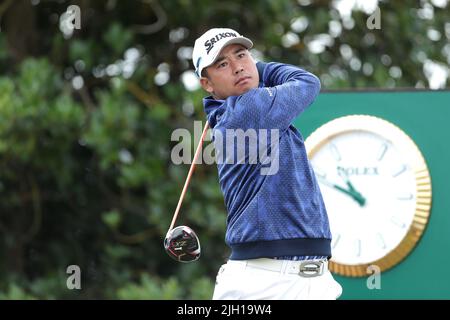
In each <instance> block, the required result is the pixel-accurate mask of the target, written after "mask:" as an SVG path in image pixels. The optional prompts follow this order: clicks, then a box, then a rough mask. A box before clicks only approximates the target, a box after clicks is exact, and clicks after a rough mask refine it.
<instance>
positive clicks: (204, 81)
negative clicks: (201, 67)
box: [200, 77, 214, 94]
mask: <svg viewBox="0 0 450 320" xmlns="http://www.w3.org/2000/svg"><path fill="white" fill-rule="evenodd" d="M200 84H201V85H202V87H203V89H205V90H206V91H207V92H209V93H211V94H212V93H213V91H214V89H213V87H212V85H211V81H210V80H209V79H208V78H206V77H201V78H200Z"/></svg>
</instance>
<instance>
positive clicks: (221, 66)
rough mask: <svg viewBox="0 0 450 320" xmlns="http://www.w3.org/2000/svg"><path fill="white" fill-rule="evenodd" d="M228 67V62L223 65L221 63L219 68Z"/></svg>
mask: <svg viewBox="0 0 450 320" xmlns="http://www.w3.org/2000/svg"><path fill="white" fill-rule="evenodd" d="M226 65H227V63H226V62H222V63H220V64H219V68H223V67H226Z"/></svg>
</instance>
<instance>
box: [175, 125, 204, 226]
mask: <svg viewBox="0 0 450 320" xmlns="http://www.w3.org/2000/svg"><path fill="white" fill-rule="evenodd" d="M208 128H209V124H208V122H206V124H205V127H204V128H203V132H202V136H201V137H200V141H199V143H198V146H197V150H196V151H195V154H194V159H193V160H192V163H191V167H190V168H189V172H188V175H187V178H186V182H185V183H184V187H183V190H182V191H181V195H180V199H179V200H178V204H177V208H176V209H175V213H174V214H173V218H172V223H171V224H170V227H169V231H170V230H172V229H173V226H174V225H175V221H176V220H177V217H178V212H179V211H180V208H181V203H183V199H184V196H185V194H186V190H187V187H188V185H189V182H190V181H191V177H192V173H193V172H194V168H195V163H196V162H197V159H198V157H199V156H200V153H201V152H200V151H201V150H202V144H203V139H204V138H205V136H206V132H207V131H208Z"/></svg>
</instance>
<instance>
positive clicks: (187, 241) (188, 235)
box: [164, 226, 200, 263]
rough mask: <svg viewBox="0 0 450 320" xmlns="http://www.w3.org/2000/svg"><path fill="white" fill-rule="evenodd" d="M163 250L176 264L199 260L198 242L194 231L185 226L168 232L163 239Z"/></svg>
mask: <svg viewBox="0 0 450 320" xmlns="http://www.w3.org/2000/svg"><path fill="white" fill-rule="evenodd" d="M164 248H165V249H166V252H167V254H168V255H169V256H170V257H171V258H172V259H174V260H175V261H178V262H186V263H187V262H193V261H196V260H197V259H198V258H200V240H199V239H198V237H197V235H196V234H195V232H194V230H192V229H191V228H189V227H187V226H178V227H176V228H173V229H172V230H169V232H167V235H166V238H165V239H164Z"/></svg>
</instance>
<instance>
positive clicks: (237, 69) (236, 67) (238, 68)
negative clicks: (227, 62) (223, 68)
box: [233, 62, 244, 74]
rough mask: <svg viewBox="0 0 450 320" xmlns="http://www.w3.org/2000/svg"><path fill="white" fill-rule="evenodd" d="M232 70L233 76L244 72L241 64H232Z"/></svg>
mask: <svg viewBox="0 0 450 320" xmlns="http://www.w3.org/2000/svg"><path fill="white" fill-rule="evenodd" d="M233 70H234V74H238V73H241V72H242V71H244V67H243V66H242V64H241V63H239V62H234V63H233Z"/></svg>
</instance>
